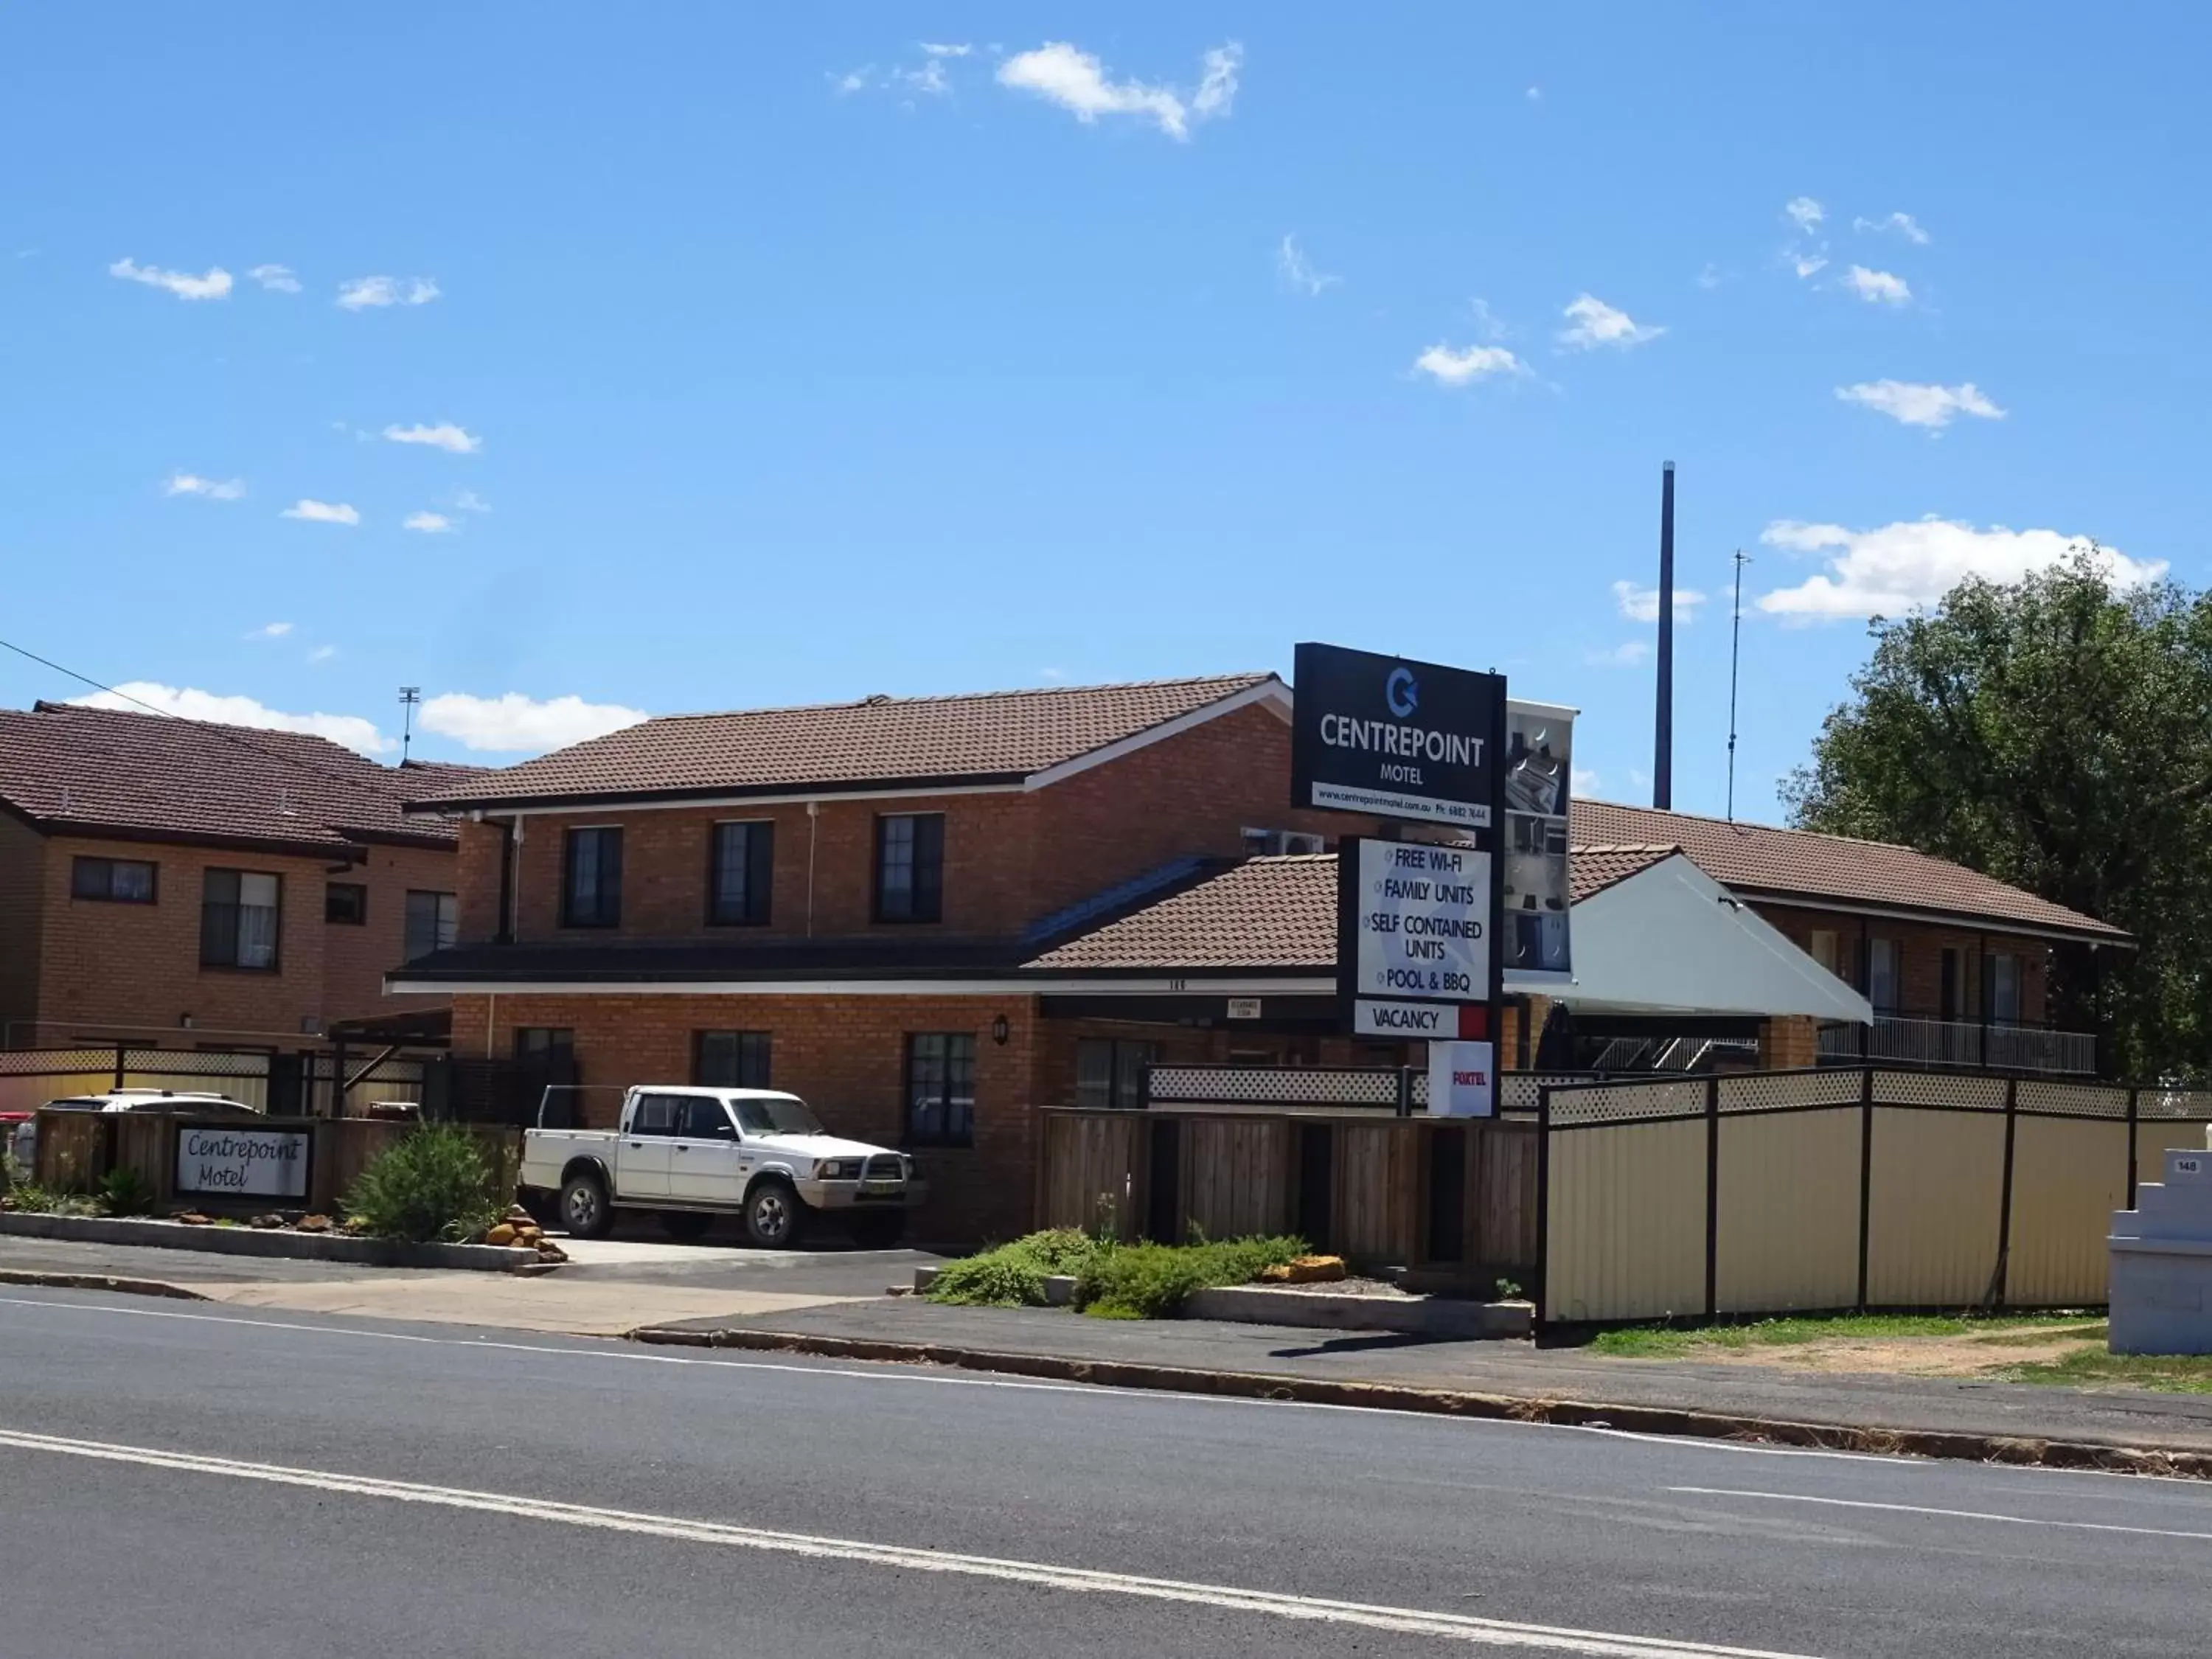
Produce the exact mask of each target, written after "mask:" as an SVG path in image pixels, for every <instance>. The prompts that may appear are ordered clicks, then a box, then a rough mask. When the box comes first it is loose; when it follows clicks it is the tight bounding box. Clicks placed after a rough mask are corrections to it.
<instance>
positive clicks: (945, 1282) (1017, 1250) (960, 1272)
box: [929, 1227, 1100, 1308]
mask: <svg viewBox="0 0 2212 1659" xmlns="http://www.w3.org/2000/svg"><path fill="white" fill-rule="evenodd" d="M1099 1249H1100V1246H1099V1244H1098V1243H1097V1240H1095V1239H1093V1238H1092V1237H1091V1236H1090V1235H1089V1234H1088V1233H1083V1232H1079V1231H1076V1230H1075V1229H1074V1228H1073V1227H1061V1228H1056V1229H1054V1230H1053V1231H1049V1232H1042V1233H1031V1234H1030V1235H1029V1237H1026V1238H1018V1239H1016V1240H1015V1241H1014V1242H1013V1243H1011V1244H1001V1245H1000V1247H999V1248H998V1249H995V1250H985V1251H984V1252H982V1253H981V1255H971V1256H969V1257H967V1258H966V1259H965V1260H963V1261H951V1262H947V1263H946V1264H945V1266H944V1267H942V1268H940V1269H939V1272H938V1275H937V1277H936V1278H935V1279H933V1280H932V1281H931V1283H930V1286H929V1299H930V1300H931V1301H933V1302H947V1303H953V1304H957V1305H960V1306H963V1307H971V1308H1042V1307H1043V1306H1044V1305H1045V1297H1044V1282H1045V1280H1046V1279H1049V1278H1053V1277H1054V1276H1056V1275H1059V1274H1064V1273H1065V1274H1078V1275H1079V1274H1080V1273H1082V1271H1083V1270H1084V1268H1085V1267H1086V1266H1088V1265H1089V1263H1090V1261H1091V1258H1092V1257H1093V1256H1095V1255H1097V1253H1098V1251H1099Z"/></svg>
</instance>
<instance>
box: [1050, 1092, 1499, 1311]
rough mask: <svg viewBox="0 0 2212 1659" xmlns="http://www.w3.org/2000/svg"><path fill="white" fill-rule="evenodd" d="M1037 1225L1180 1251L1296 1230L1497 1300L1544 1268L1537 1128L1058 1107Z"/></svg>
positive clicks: (1361, 1259)
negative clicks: (1538, 1264)
mask: <svg viewBox="0 0 2212 1659" xmlns="http://www.w3.org/2000/svg"><path fill="white" fill-rule="evenodd" d="M1040 1115H1041V1118H1042V1130H1041V1134H1040V1141H1039V1147H1040V1151H1039V1157H1038V1160H1037V1174H1036V1216H1037V1223H1038V1225H1040V1226H1046V1227H1083V1228H1099V1227H1104V1228H1106V1229H1108V1230H1109V1231H1114V1232H1115V1233H1117V1234H1118V1235H1119V1236H1120V1237H1122V1238H1125V1239H1134V1238H1140V1237H1149V1238H1155V1239H1160V1240H1164V1241H1169V1242H1174V1243H1180V1242H1182V1240H1183V1239H1185V1238H1187V1237H1190V1236H1192V1235H1193V1234H1194V1233H1197V1234H1201V1235H1203V1236H1204V1237H1208V1238H1233V1237H1240V1236H1243V1235H1245V1234H1250V1233H1285V1232H1288V1233H1296V1234H1297V1235H1298V1236H1299V1237H1304V1239H1306V1240H1307V1242H1308V1243H1310V1244H1312V1245H1313V1246H1314V1247H1315V1248H1316V1249H1328V1250H1333V1251H1335V1252H1337V1253H1339V1254H1341V1255H1345V1256H1346V1257H1348V1258H1350V1259H1351V1260H1352V1261H1356V1262H1358V1263H1362V1264H1365V1265H1379V1264H1384V1263H1389V1264H1394V1265H1401V1266H1407V1267H1423V1268H1430V1269H1433V1270H1436V1271H1437V1273H1439V1274H1440V1275H1441V1276H1443V1277H1449V1278H1462V1279H1467V1280H1468V1282H1470V1283H1474V1284H1478V1285H1481V1286H1482V1287H1483V1288H1485V1289H1487V1288H1489V1286H1490V1285H1491V1283H1492V1280H1494V1279H1496V1278H1498V1277H1513V1278H1519V1277H1524V1276H1526V1275H1527V1274H1528V1273H1530V1272H1532V1271H1533V1269H1534V1264H1535V1260H1536V1237H1537V1236H1536V1192H1537V1188H1536V1169H1537V1161H1538V1160H1537V1155H1536V1149H1537V1139H1538V1137H1537V1132H1536V1127H1535V1126H1534V1124H1533V1123H1515V1122H1501V1121H1487V1120H1486V1121H1469V1120H1461V1119H1451V1118H1430V1117H1426V1116H1419V1117H1405V1118H1401V1117H1395V1116H1387V1117H1386V1116H1382V1115H1378V1114H1376V1113H1373V1112H1369V1113H1364V1114H1358V1113H1329V1112H1325V1111H1322V1112H1316V1111H1302V1112H1288V1111H1285V1112H1273V1113H1270V1112H1266V1111H1260V1110H1254V1109H1249V1108H1240V1109H1233V1110H1229V1111H1223V1112H1216V1113H1209V1112H1205V1111H1173V1112H1170V1111H1164V1110H1153V1111H1144V1112H1131V1111H1109V1110H1080V1109H1073V1110H1072V1109H1047V1110H1045V1111H1043V1112H1042V1113H1041V1114H1040Z"/></svg>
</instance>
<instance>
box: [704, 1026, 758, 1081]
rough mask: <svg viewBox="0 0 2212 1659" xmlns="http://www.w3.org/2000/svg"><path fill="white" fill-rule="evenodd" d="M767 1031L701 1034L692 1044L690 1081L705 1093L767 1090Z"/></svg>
mask: <svg viewBox="0 0 2212 1659" xmlns="http://www.w3.org/2000/svg"><path fill="white" fill-rule="evenodd" d="M768 1056H769V1036H768V1033H767V1032H766V1031H702V1032H700V1033H699V1034H698V1036H697V1037H696V1039H695V1040H694V1042H693V1043H692V1052H691V1080H692V1081H693V1082H694V1083H696V1084H698V1085H700V1086H701V1087H702V1088H707V1089H766V1088H769V1087H771V1086H773V1085H770V1084H769V1080H768Z"/></svg>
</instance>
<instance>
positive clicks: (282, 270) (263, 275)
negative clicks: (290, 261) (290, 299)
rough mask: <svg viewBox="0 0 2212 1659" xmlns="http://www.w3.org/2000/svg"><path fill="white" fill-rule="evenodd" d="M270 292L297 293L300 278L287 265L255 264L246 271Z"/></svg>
mask: <svg viewBox="0 0 2212 1659" xmlns="http://www.w3.org/2000/svg"><path fill="white" fill-rule="evenodd" d="M246 275H247V276H251V277H252V278H253V280H254V281H255V282H257V283H260V284H261V286H262V287H264V288H265V289H268V290H269V291H270V293H272V294H297V293H298V292H299V291H300V279H299V278H298V277H297V276H294V275H293V274H292V267H291V266H289V265H256V266H254V267H253V269H252V270H249V271H247V272H246Z"/></svg>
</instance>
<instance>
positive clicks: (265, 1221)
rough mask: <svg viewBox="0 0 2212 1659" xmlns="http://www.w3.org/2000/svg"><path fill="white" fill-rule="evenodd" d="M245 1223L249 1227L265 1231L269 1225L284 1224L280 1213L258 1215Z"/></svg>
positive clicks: (278, 1225) (279, 1225) (277, 1225)
mask: <svg viewBox="0 0 2212 1659" xmlns="http://www.w3.org/2000/svg"><path fill="white" fill-rule="evenodd" d="M246 1225H247V1226H249V1227H258V1228H260V1229H262V1230H263V1231H267V1230H268V1229H270V1228H271V1227H281V1226H283V1225H284V1218H283V1216H281V1215H275V1214H270V1215H258V1216H255V1217H254V1218H252V1220H250V1221H248V1222H247V1223H246Z"/></svg>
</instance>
